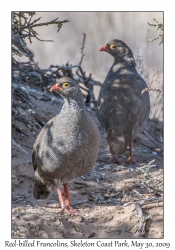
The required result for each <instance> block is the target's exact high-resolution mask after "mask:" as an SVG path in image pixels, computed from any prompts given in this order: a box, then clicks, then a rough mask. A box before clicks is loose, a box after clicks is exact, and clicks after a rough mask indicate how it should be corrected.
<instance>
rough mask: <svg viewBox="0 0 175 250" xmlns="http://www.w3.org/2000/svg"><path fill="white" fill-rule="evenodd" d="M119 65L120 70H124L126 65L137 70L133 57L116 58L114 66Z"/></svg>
mask: <svg viewBox="0 0 175 250" xmlns="http://www.w3.org/2000/svg"><path fill="white" fill-rule="evenodd" d="M113 65H117V66H118V68H122V67H123V66H124V65H128V66H130V67H132V68H134V69H135V68H136V63H135V60H134V58H133V57H128V56H125V55H124V56H123V57H120V58H114V64H113Z"/></svg>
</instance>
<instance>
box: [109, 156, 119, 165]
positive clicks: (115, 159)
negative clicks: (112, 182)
mask: <svg viewBox="0 0 175 250" xmlns="http://www.w3.org/2000/svg"><path fill="white" fill-rule="evenodd" d="M111 162H112V163H118V164H121V161H119V160H118V158H117V157H116V156H115V155H113V156H112V160H111Z"/></svg>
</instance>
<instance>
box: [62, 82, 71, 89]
mask: <svg viewBox="0 0 175 250" xmlns="http://www.w3.org/2000/svg"><path fill="white" fill-rule="evenodd" d="M62 86H63V88H65V89H67V88H69V87H70V84H69V83H68V82H65V83H63V85H62Z"/></svg>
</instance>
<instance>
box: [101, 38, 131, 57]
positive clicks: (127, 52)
mask: <svg viewBox="0 0 175 250" xmlns="http://www.w3.org/2000/svg"><path fill="white" fill-rule="evenodd" d="M100 51H106V52H108V53H109V54H110V55H112V56H113V57H114V58H115V59H116V60H117V59H120V58H124V59H127V58H128V59H129V58H130V59H133V54H132V51H131V49H130V48H129V47H128V46H127V45H126V44H125V43H124V42H123V41H121V40H118V39H114V40H112V41H110V42H108V43H107V44H106V45H105V46H103V47H101V48H100Z"/></svg>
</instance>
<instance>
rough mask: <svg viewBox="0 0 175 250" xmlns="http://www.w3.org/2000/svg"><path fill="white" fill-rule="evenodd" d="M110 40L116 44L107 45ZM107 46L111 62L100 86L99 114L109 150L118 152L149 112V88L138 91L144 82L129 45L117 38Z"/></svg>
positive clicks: (144, 120) (143, 86) (136, 130)
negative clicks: (111, 58) (147, 90)
mask: <svg viewBox="0 0 175 250" xmlns="http://www.w3.org/2000/svg"><path fill="white" fill-rule="evenodd" d="M111 44H115V45H116V48H115V49H113V50H112V49H110V45H111ZM106 46H107V47H106V48H107V50H105V51H106V52H108V53H109V54H111V55H112V56H113V57H114V63H113V65H112V66H111V68H110V70H109V72H108V74H107V76H106V79H105V81H104V83H103V85H102V88H101V90H100V94H99V98H98V116H99V120H100V122H101V124H102V125H103V126H104V128H105V132H106V137H107V140H108V143H109V147H110V151H111V153H112V154H113V155H121V154H123V153H124V152H125V150H126V147H127V145H128V143H129V141H130V140H131V139H133V138H134V137H135V136H136V135H137V133H138V132H139V131H140V130H141V129H142V127H143V126H144V125H145V123H146V121H147V119H148V117H149V112H150V99H149V93H148V92H145V93H144V94H142V93H141V92H142V90H143V89H144V88H146V87H147V84H146V82H145V81H144V80H143V78H142V77H141V76H140V75H139V74H138V72H137V70H136V68H135V67H136V64H135V61H134V58H133V54H132V51H131V50H130V48H129V47H128V46H127V45H126V44H125V43H124V42H122V41H121V40H117V39H115V40H112V41H110V42H109V43H108V44H107V45H106ZM103 48H105V46H104V47H103ZM103 48H102V49H101V50H104V49H103Z"/></svg>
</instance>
